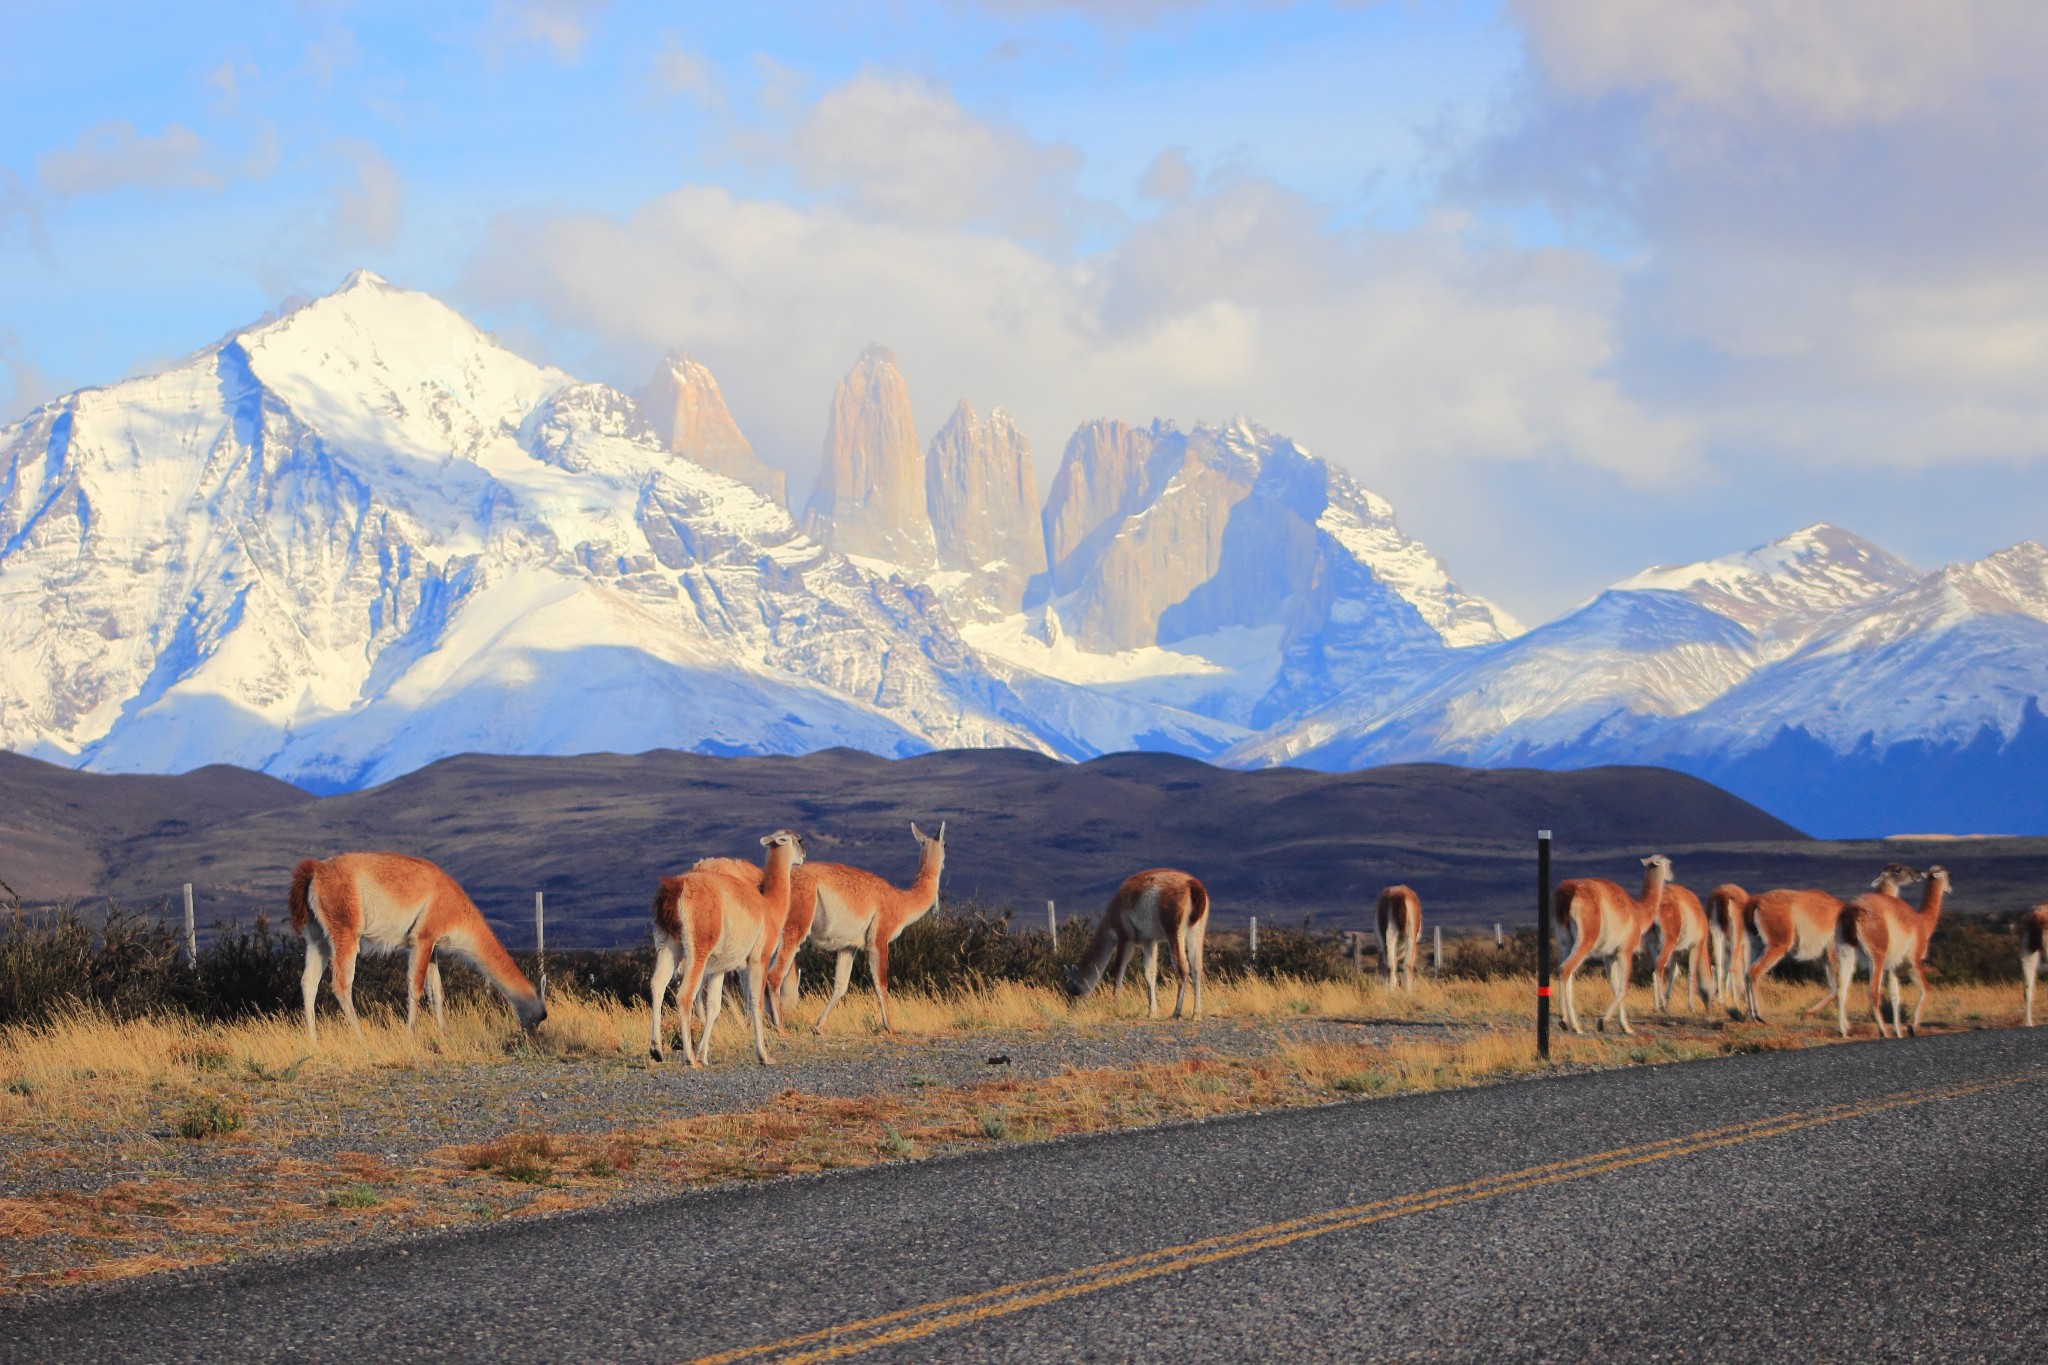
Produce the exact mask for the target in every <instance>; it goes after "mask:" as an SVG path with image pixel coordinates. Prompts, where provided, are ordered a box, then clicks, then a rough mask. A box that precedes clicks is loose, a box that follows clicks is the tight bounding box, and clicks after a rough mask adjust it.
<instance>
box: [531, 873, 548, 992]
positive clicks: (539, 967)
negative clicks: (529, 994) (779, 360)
mask: <svg viewBox="0 0 2048 1365" xmlns="http://www.w3.org/2000/svg"><path fill="white" fill-rule="evenodd" d="M546 904H547V896H546V893H545V892H541V891H536V892H534V893H533V966H534V970H535V971H536V972H537V973H539V975H540V982H539V985H538V989H539V991H540V1002H541V1004H543V1005H545V1004H547V1002H548V956H547V954H548V929H547V911H546Z"/></svg>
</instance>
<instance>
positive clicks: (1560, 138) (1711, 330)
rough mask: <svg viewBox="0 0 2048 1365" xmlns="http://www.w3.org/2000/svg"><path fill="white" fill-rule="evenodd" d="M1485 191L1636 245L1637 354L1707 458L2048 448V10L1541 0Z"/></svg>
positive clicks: (1490, 157)
mask: <svg viewBox="0 0 2048 1365" xmlns="http://www.w3.org/2000/svg"><path fill="white" fill-rule="evenodd" d="M1515 10H1516V13H1517V14H1518V15H1519V16H1520V17H1521V19H1522V21H1523V23H1524V25H1525V27H1526V32H1527V38H1528V51H1529V57H1530V60H1529V69H1528V72H1527V79H1526V82H1525V86H1524V88H1523V90H1522V92H1521V94H1520V95H1519V97H1518V99H1517V100H1516V101H1515V102H1514V103H1513V104H1512V105H1511V106H1510V107H1509V108H1508V109H1506V110H1504V111H1503V113H1504V117H1503V119H1502V122H1501V128H1500V132H1499V134H1498V136H1496V137H1495V138H1494V139H1493V140H1492V141H1491V143H1490V144H1489V145H1487V146H1486V147H1485V148H1484V149H1483V150H1482V151H1481V152H1480V153H1479V154H1478V155H1477V156H1476V157H1475V158H1474V160H1473V161H1472V163H1471V164H1470V165H1469V166H1468V167H1467V168H1466V169H1465V171H1464V173H1463V175H1462V177H1461V178H1460V182H1459V189H1460V192H1462V193H1465V194H1467V195H1469V196H1470V198H1471V201H1472V202H1475V203H1480V204H1487V203H1490V202H1494V201H1498V200H1500V199H1511V200H1512V199H1525V198H1535V199H1540V200H1543V201H1545V202H1547V203H1548V204H1549V205H1550V206H1552V208H1553V209H1554V210H1555V211H1556V212H1557V213H1558V214H1559V215H1560V216H1561V218H1562V220H1563V221H1564V222H1565V223H1566V224H1567V225H1573V224H1577V223H1581V222H1592V223H1601V224H1605V225H1607V230H1608V231H1609V233H1610V236H1611V239H1612V240H1615V241H1618V242H1619V243H1621V250H1620V252H1619V253H1618V254H1621V255H1625V256H1626V258H1627V266H1626V268H1625V270H1624V271H1623V273H1622V276H1621V279H1622V288H1621V291H1620V294H1619V297H1618V302H1617V304H1616V308H1615V318H1616V333H1615V334H1616V337H1617V342H1618V344H1617V348H1616V351H1615V356H1614V360H1613V362H1612V369H1613V372H1614V373H1615V374H1616V375H1617V377H1618V378H1619V380H1620V381H1621V382H1622V383H1623V384H1624V385H1625V386H1626V387H1627V389H1628V391H1630V392H1631V393H1633V394H1634V395H1636V397H1637V399H1638V401H1639V402H1641V403H1643V404H1645V405H1646V406H1650V407H1652V408H1654V409H1655V410H1657V411H1660V412H1663V413H1666V414H1668V415H1670V416H1672V417H1674V418H1676V419H1678V420H1682V421H1685V422H1688V423H1691V424H1694V425H1696V426H1697V427H1698V428H1699V429H1700V430H1701V432H1702V433H1703V437H1704V439H1705V440H1706V442H1707V445H1708V448H1709V449H1710V450H1715V449H1718V450H1727V451H1745V452H1755V451H1768V452H1772V453H1773V454H1774V455H1776V456H1778V457H1780V458H1787V457H1789V458H1794V459H1798V460H1801V461H1805V462H1808V463H1810V464H1813V465H1817V466H1838V467H1839V466H1862V467H1871V466H1877V465H1895V466H1924V465H1930V464H1941V463H1953V462H1957V461H1971V460H1980V459H1986V458H1998V459H2011V458H2032V459H2040V458H2042V457H2048V388H2044V387H2043V386H2041V385H2040V383H2039V382H2038V380H2039V376H2040V375H2041V374H2042V373H2044V372H2048V370H2044V368H2043V362H2044V360H2048V324H2044V322H2043V321H2042V319H2043V317H2044V312H2043V308H2044V304H2048V237H2044V235H2043V234H2042V233H2041V231H2040V228H2039V225H2040V224H2041V223H2042V222H2043V221H2048V83H2044V82H2042V81H2040V80H2039V79H2038V78H2037V76H2036V74H2035V73H2037V72H2039V71H2041V70H2043V69H2048V8H2044V7H2042V6H2040V5H2038V4H2031V3H2024V4H2022V3H2011V2H2010V0H1955V3H1950V4H1944V5H1927V4H1921V3H1918V0H1863V2H1862V3H1857V4H1810V5H1777V4H1766V3H1761V0H1721V3H1715V4H1700V5H1685V6H1672V5H1663V4H1655V3H1649V2H1648V0H1604V2H1602V0H1518V3H1517V4H1516V6H1515Z"/></svg>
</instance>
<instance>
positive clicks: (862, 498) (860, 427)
mask: <svg viewBox="0 0 2048 1365" xmlns="http://www.w3.org/2000/svg"><path fill="white" fill-rule="evenodd" d="M803 525H804V530H805V531H806V532H808V533H809V534H810V535H811V536H812V537H813V538H814V539H816V540H819V541H822V542H823V543H824V544H826V545H829V546H830V547H831V548H833V549H835V550H838V551H840V552H841V553H843V554H850V555H860V556H862V557H864V558H867V559H878V560H884V561H886V562H888V563H890V564H895V565H900V566H901V567H902V568H904V569H905V570H906V571H908V572H909V573H910V574H911V575H912V576H922V575H923V574H924V573H926V572H928V571H930V570H931V569H932V568H933V567H934V566H935V565H936V564H937V562H938V549H937V545H936V543H935V541H934V539H933V537H932V522H931V516H930V514H929V513H928V512H927V511H926V510H925V472H924V451H923V450H922V449H920V448H919V446H918V443H917V425H916V422H915V421H914V420H913V419H912V417H911V412H910V390H909V389H908V388H906V387H905V386H904V383H903V376H902V374H901V373H899V372H898V371H897V369H896V357H895V355H894V354H893V353H891V352H890V351H889V349H888V348H887V347H885V346H870V347H868V348H867V349H866V350H864V351H862V352H861V353H860V359H859V360H857V361H855V362H854V366H853V370H852V372H851V373H849V374H848V375H847V376H846V378H844V379H842V380H841V381H839V391H838V392H837V393H835V394H834V395H833V396H832V413H831V417H830V419H829V420H828V422H827V424H826V427H825V452H824V459H823V461H822V462H821V463H820V464H819V466H818V479H817V482H816V483H815V484H813V485H812V487H811V498H810V502H809V503H808V504H806V506H805V508H804V520H803Z"/></svg>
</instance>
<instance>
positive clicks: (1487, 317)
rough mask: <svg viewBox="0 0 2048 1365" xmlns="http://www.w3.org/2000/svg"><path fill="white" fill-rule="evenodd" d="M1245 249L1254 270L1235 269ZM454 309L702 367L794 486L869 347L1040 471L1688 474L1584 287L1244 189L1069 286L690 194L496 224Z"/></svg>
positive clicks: (879, 235)
mask: <svg viewBox="0 0 2048 1365" xmlns="http://www.w3.org/2000/svg"><path fill="white" fill-rule="evenodd" d="M1261 233H1270V234H1273V235H1272V236H1271V237H1270V238H1268V239H1267V245H1268V246H1270V247H1271V252H1270V255H1271V257H1272V258H1274V259H1262V258H1261V253H1260V252H1259V251H1258V250H1257V249H1256V247H1257V243H1258V241H1259V240H1260V234H1261ZM466 291H467V293H468V295H469V297H470V298H471V299H472V300H474V301H476V302H478V303H481V304H484V305H486V306H500V307H504V306H511V307H517V308H520V309H523V310H530V313H529V315H531V316H535V317H536V318H537V319H538V321H539V323H540V325H541V327H542V328H543V329H544V330H545V331H547V332H549V333H550V334H551V335H554V336H556V337H558V338H559V337H563V336H565V335H580V336H583V337H587V338H590V339H591V342H592V345H593V347H594V349H595V350H596V351H597V353H598V354H597V355H596V356H594V357H593V356H583V357H578V358H577V363H578V365H580V366H583V367H585V368H588V367H589V363H590V362H592V361H595V363H596V367H597V368H599V369H605V370H609V371H610V372H611V374H612V377H613V378H614V379H615V380H617V382H620V383H622V384H625V385H627V386H629V387H631V386H636V385H637V383H638V382H639V380H640V378H641V377H642V376H641V374H640V370H641V369H643V368H650V367H651V366H652V363H653V360H654V357H655V356H656V355H658V354H659V353H660V352H661V351H663V350H665V349H668V348H670V347H683V348H686V349H688V350H689V351H691V352H692V353H693V354H695V355H699V356H702V357H704V358H705V360H706V362H707V363H708V364H710V365H711V367H712V368H713V370H714V372H715V373H716V374H717V375H718V378H719V382H720V384H721V386H722V387H723V388H724V389H725V391H726V393H727V395H728V397H729V398H730V399H731V401H732V403H733V405H734V409H735V412H736V414H737V416H738V417H739V419H740V421H741V422H742V424H743V425H744V426H745V427H746V429H747V431H748V434H749V436H750V437H752V438H753V439H754V441H755V444H756V446H757V447H758V448H760V449H762V450H763V452H764V454H767V455H768V456H769V457H770V458H773V459H777V460H779V461H781V462H783V463H786V464H789V465H792V466H794V467H795V468H796V469H797V470H798V471H799V474H800V476H799V478H798V480H797V484H798V487H799V488H801V486H802V483H803V478H802V475H801V471H803V470H805V469H807V468H808V466H809V464H810V462H812V461H813V460H814V459H815V453H816V451H817V448H818V444H819V440H820V438H821V436H822V434H823V429H824V414H825V409H826V405H827V402H828V400H829V397H830V394H831V392H832V388H833V385H834V384H835V383H836V382H837V380H838V378H839V377H840V375H841V374H842V373H843V372H844V371H845V369H846V367H847V366H848V365H849V364H850V363H851V361H852V359H853V357H854V356H855V355H856V354H857V353H858V352H859V350H860V348H861V346H862V345H863V344H865V343H866V342H868V341H870V340H877V339H878V340H882V341H885V342H887V343H888V344H890V345H891V346H892V347H893V348H894V349H895V350H896V353H897V355H898V357H899V360H900V362H901V363H902V365H903V367H904V371H905V374H906V376H907V378H908V379H909V382H910V387H911V392H912V395H913V400H914V401H915V403H916V405H917V408H918V412H919V417H920V423H921V427H922V429H923V430H925V431H926V432H927V433H928V432H929V430H930V429H931V428H932V426H933V425H934V424H935V423H936V422H938V421H939V420H941V419H942V418H943V416H944V415H945V413H946V411H948V410H949V409H950V407H951V406H952V404H953V403H954V402H955V401H956V400H958V399H959V398H961V397H963V396H965V397H969V398H972V399H973V401H975V402H976V403H977V404H978V405H983V406H989V405H995V404H1001V405H1003V406H1004V407H1006V408H1008V409H1009V410H1010V411H1011V412H1012V413H1014V414H1016V415H1017V416H1018V419H1019V421H1020V422H1021V423H1022V424H1023V426H1024V428H1025V430H1026V431H1027V433H1028V434H1029V435H1030V436H1031V438H1032V440H1033V442H1034V445H1035V446H1036V448H1037V450H1038V452H1039V455H1040V458H1041V460H1043V461H1046V462H1048V463H1049V462H1050V461H1052V460H1054V459H1056V458H1057V456H1058V453H1059V450H1060V448H1061V447H1062V446H1063V445H1064V443H1065V440H1066V438H1067V436H1068V435H1069V434H1070V433H1071V431H1072V430H1073V428H1074V427H1075V426H1076V425H1078V424H1079V423H1081V422H1082V421H1085V420H1088V419H1090V418H1094V417H1098V416H1121V417H1125V418H1129V419H1133V420H1139V421H1143V420H1147V419H1149V418H1151V417H1152V416H1154V415H1162V416H1170V417H1178V418H1182V419H1194V418H1207V419H1212V420H1220V419H1223V418H1227V417H1229V416H1231V415H1233V414H1236V413H1248V414H1250V415H1253V416H1255V417H1258V418H1260V419H1262V420H1264V421H1266V422H1267V423H1269V424H1271V425H1272V426H1274V427H1276V428H1278V429H1281V430H1285V431H1288V432H1290V433H1292V434H1294V435H1296V436H1297V437H1299V438H1300V439H1302V440H1303V441H1304V442H1305V443H1307V444H1309V445H1310V446H1311V447H1313V448H1316V449H1318V450H1319V451H1320V452H1321V453H1324V454H1327V455H1329V456H1331V457H1333V458H1335V459H1336V460H1338V461H1339V462H1340V463H1343V464H1347V465H1350V466H1351V467H1353V468H1356V469H1358V470H1360V471H1361V472H1362V473H1365V474H1366V475H1367V476H1368V478H1369V479H1370V477H1371V475H1372V472H1373V471H1374V470H1375V469H1384V468H1385V467H1386V466H1387V465H1389V464H1397V465H1404V466H1427V467H1430V468H1433V469H1436V470H1439V471H1440V473H1437V474H1433V475H1431V476H1429V477H1432V478H1437V479H1439V480H1440V481H1443V482H1447V483H1452V484H1455V482H1456V481H1457V480H1458V479H1461V478H1463V477H1467V476H1468V474H1467V473H1463V472H1460V471H1461V470H1465V471H1469V469H1470V468H1471V466H1470V465H1469V464H1468V463H1466V462H1467V460H1468V459H1469V458H1473V457H1478V458H1484V459H1509V460H1515V459H1529V458H1574V457H1575V458H1578V459H1581V460H1586V461H1589V462H1592V463H1594V464H1597V465H1599V466H1601V467H1603V468H1606V469H1609V470H1613V471H1617V472H1618V473H1620V474H1621V475H1623V476H1624V477H1626V478H1628V479H1631V480H1648V481H1656V480H1660V479H1669V478H1671V477H1672V476H1673V475H1674V474H1675V473H1677V472H1678V471H1680V470H1682V469H1684V468H1685V467H1686V466H1687V463H1688V461H1689V459H1690V447H1689V433H1688V432H1687V430H1686V429H1685V428H1684V426H1683V425H1682V424H1679V423H1674V422H1669V421H1662V420H1659V419H1657V418H1655V417H1653V416H1651V415H1649V414H1647V413H1645V412H1643V411H1642V410H1640V409H1639V408H1637V407H1635V406H1634V405H1632V404H1631V403H1629V402H1628V401H1627V400H1626V399H1625V398H1623V397H1622V396H1621V395H1619V394H1618V393H1617V392H1616V391H1615V389H1614V387H1613V385H1612V384H1611V383H1610V382H1609V381H1608V380H1607V379H1606V378H1605V377H1604V375H1603V367H1604V366H1605V364H1606V362H1607V360H1608V359H1609V357H1610V355H1611V351H1612V338H1611V336H1610V335H1609V331H1608V326H1607V321H1606V318H1605V316H1604V313H1603V312H1602V309H1601V307H1600V306H1597V304H1596V303H1589V302H1588V300H1589V299H1590V300H1595V301H1597V303H1604V302H1606V299H1607V295H1608V293H1609V292H1610V290H1609V286H1608V285H1607V284H1606V282H1605V280H1604V272H1603V271H1602V269H1601V267H1599V266H1598V265H1597V264H1595V263H1593V262H1591V261H1589V260H1587V259H1585V258H1583V257H1573V256H1568V255H1566V254H1564V253H1555V252H1553V253H1546V254H1544V255H1541V256H1539V257H1533V258H1532V257H1521V256H1516V257H1515V258H1513V259H1509V258H1507V257H1505V256H1501V255H1499V254H1498V253H1497V252H1496V251H1492V250H1489V249H1487V248H1485V247H1483V246H1481V245H1479V244H1477V243H1476V242H1475V241H1474V240H1473V239H1472V237H1471V235H1470V234H1469V231H1468V230H1467V228H1466V225H1464V224H1463V223H1461V222H1459V221H1457V220H1454V219H1447V220H1444V221H1442V222H1439V223H1436V224H1433V225H1432V226H1431V227H1430V228H1429V229H1428V230H1426V231H1424V232H1422V233H1419V234H1417V235H1416V236H1415V237H1413V238H1406V239H1403V238H1391V237H1381V236H1376V235H1372V234H1367V233H1364V232H1360V231H1356V230H1343V231H1331V230H1329V229H1328V228H1326V227H1323V226H1320V225H1319V223H1318V220H1317V215H1316V214H1315V212H1314V210H1313V208H1312V206H1310V205H1308V204H1307V203H1306V202H1304V201H1302V200H1300V199H1299V198H1298V197H1297V196H1293V195H1290V194H1289V193H1288V192H1286V191H1284V190H1281V189H1279V188H1277V187H1275V186H1272V185H1270V184H1266V183H1263V182H1245V183H1241V184H1239V185H1236V186H1232V187H1229V188H1227V189H1224V190H1221V191H1218V192H1216V193H1213V194H1208V195H1203V196H1199V197H1196V198H1193V199H1190V200H1188V201H1186V202H1185V203H1183V204H1182V205H1180V206H1179V207H1178V208H1176V209H1175V210H1173V211H1172V213H1171V214H1169V215H1168V216H1167V217H1166V218H1163V219H1161V220H1159V221H1157V222H1155V223H1153V224H1150V225H1148V227H1147V228H1145V229H1142V230H1140V231H1139V232H1137V233H1134V234H1133V235H1132V236H1131V237H1130V238H1129V239H1128V240H1127V241H1126V242H1124V243H1123V244H1121V245H1119V246H1116V247H1112V248H1110V249H1109V250H1107V251H1104V252H1102V253H1100V254H1097V255H1094V256H1090V257H1087V258H1085V259H1083V260H1081V261H1079V262H1076V263H1067V262H1063V261H1061V260H1059V259H1057V258H1055V257H1053V256H1051V255H1048V254H1046V253H1045V252H1043V251H1040V250H1036V249H1033V248H1031V247H1028V246H1026V245H1024V244H1022V243H1020V242H1017V241H1015V240H1012V239H1008V238H1004V237H1001V236H996V235H990V234H986V233H978V232H974V231H970V230H966V229H962V228H956V227H950V226H945V225H938V224H929V223H927V224H907V223H901V222H881V221H874V220H871V219H864V218H860V217H857V216H854V215H851V214H849V213H847V212H844V211H843V210H841V209H838V208H836V207H831V206H825V207H814V208H808V209H807V208H799V207H794V206H791V205H787V204H781V203H774V202H768V201H763V200H752V199H744V198H737V197H735V196H733V195H732V194H730V193H728V192H726V191H724V190H721V189H716V188H708V187H690V188H685V189H681V190H677V191H675V192H673V193H670V194H667V195H664V196H662V197H661V198H659V199H657V200H655V201H653V202H651V203H649V204H646V205H645V206H643V207H642V208H640V209H639V210H638V211H637V212H635V213H633V214H631V215H629V216H627V217H624V218H616V217H611V216H606V215H599V214H588V213H558V214H554V215H533V214H519V215H508V216H505V217H503V218H501V219H500V220H498V222H497V223H496V224H495V226H494V229H493V232H492V236H491V242H490V245H489V247H488V248H487V249H486V250H485V251H484V252H483V253H482V254H481V255H480V256H479V258H478V259H477V260H476V261H475V262H474V264H473V267H472V269H471V272H470V274H469V277H468V280H467V284H466Z"/></svg>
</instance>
